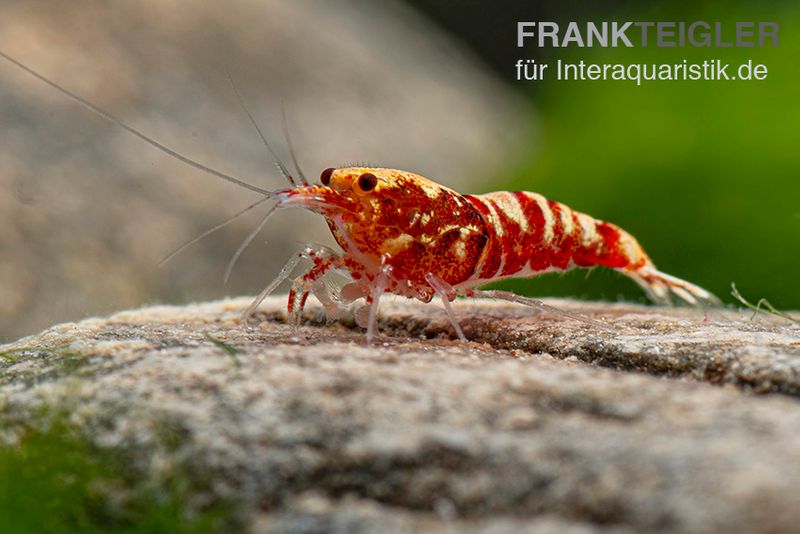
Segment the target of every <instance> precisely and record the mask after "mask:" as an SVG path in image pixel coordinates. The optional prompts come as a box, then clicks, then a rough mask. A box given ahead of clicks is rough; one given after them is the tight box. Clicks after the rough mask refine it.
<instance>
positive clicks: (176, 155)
mask: <svg viewBox="0 0 800 534" xmlns="http://www.w3.org/2000/svg"><path fill="white" fill-rule="evenodd" d="M0 57H2V58H3V59H5V60H6V61H8V62H9V63H12V64H13V65H16V66H17V67H19V68H20V69H22V70H24V71H25V72H27V73H28V74H30V75H31V76H33V77H34V78H37V79H39V80H41V81H42V82H44V83H46V84H47V85H49V86H50V87H52V88H53V89H55V90H56V91H58V92H59V93H61V94H63V95H64V96H66V97H68V98H70V99H72V100H73V101H75V102H77V103H78V104H80V105H82V106H83V107H85V108H87V109H88V110H90V111H92V112H93V113H95V114H97V115H100V116H101V117H103V118H104V119H106V120H107V121H110V122H112V123H114V124H116V125H117V126H119V127H120V128H122V129H124V130H126V131H127V132H129V133H131V134H133V135H135V136H136V137H138V138H139V139H141V140H142V141H144V142H145V143H147V144H149V145H151V146H153V147H155V148H157V149H158V150H160V151H161V152H164V153H165V154H167V155H170V156H172V157H173V158H175V159H177V160H178V161H181V162H183V163H185V164H186V165H189V166H191V167H194V168H195V169H199V170H201V171H203V172H205V173H208V174H210V175H212V176H216V177H217V178H222V179H223V180H226V181H228V182H231V183H233V184H236V185H238V186H239V187H243V188H245V189H249V190H250V191H255V192H256V193H261V194H262V195H266V196H272V195H273V192H272V191H268V190H266V189H262V188H261V187H258V186H255V185H252V184H249V183H247V182H244V181H242V180H239V179H238V178H234V177H233V176H230V175H228V174H225V173H224V172H220V171H218V170H216V169H212V168H211V167H209V166H207V165H203V164H202V163H198V162H197V161H194V160H193V159H190V158H188V157H186V156H184V155H183V154H180V153H178V152H176V151H175V150H173V149H171V148H169V147H168V146H166V145H163V144H161V143H159V142H158V141H156V140H155V139H153V138H151V137H148V136H147V135H145V134H143V133H142V132H140V131H139V130H137V129H136V128H134V127H132V126H128V125H127V124H126V123H124V122H122V121H121V120H120V119H118V118H116V117H115V116H114V115H112V114H111V113H109V112H108V111H106V110H104V109H102V108H99V107H97V106H96V105H94V104H92V103H91V102H89V101H88V100H85V99H83V98H81V97H79V96H78V95H76V94H75V93H73V92H72V91H69V90H68V89H65V88H64V87H62V86H60V85H58V84H57V83H55V82H54V81H51V80H49V79H48V78H46V77H45V76H44V75H42V74H39V73H38V72H36V71H35V70H33V69H32V68H30V67H28V66H26V65H24V64H22V63H20V62H19V61H17V60H16V59H14V58H13V57H11V56H9V55H8V54H6V53H5V52H2V51H0Z"/></svg>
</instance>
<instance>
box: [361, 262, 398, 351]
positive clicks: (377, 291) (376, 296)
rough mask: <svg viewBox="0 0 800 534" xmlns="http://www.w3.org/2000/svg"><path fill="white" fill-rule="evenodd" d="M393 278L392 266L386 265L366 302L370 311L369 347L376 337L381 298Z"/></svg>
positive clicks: (368, 327) (368, 321) (377, 277)
mask: <svg viewBox="0 0 800 534" xmlns="http://www.w3.org/2000/svg"><path fill="white" fill-rule="evenodd" d="M391 276H392V266H391V265H384V266H383V267H381V269H380V271H379V272H378V275H377V276H376V277H375V285H374V286H372V292H371V293H370V294H369V295H367V298H366V300H367V306H368V309H369V315H368V316H367V345H370V344H371V343H372V338H373V337H375V330H376V325H377V323H378V304H379V303H380V300H381V296H382V295H383V293H384V292H385V291H386V288H387V286H388V285H389V280H390V277H391Z"/></svg>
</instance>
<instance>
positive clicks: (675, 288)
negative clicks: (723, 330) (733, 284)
mask: <svg viewBox="0 0 800 534" xmlns="http://www.w3.org/2000/svg"><path fill="white" fill-rule="evenodd" d="M625 274H627V275H628V276H630V277H631V278H633V279H634V280H635V281H636V283H637V284H639V285H640V286H641V287H642V289H644V290H645V292H646V293H647V295H648V296H649V297H650V299H651V300H652V301H653V302H656V303H658V304H666V305H671V304H672V298H671V296H672V295H674V296H676V297H677V298H678V299H680V300H681V301H683V302H685V303H687V304H690V305H692V306H716V305H718V304H720V300H719V298H717V296H716V295H714V294H713V293H711V292H709V291H707V290H705V289H703V288H702V287H700V286H698V285H695V284H692V283H691V282H687V281H686V280H682V279H680V278H677V277H675V276H672V275H669V274H667V273H662V272H661V271H659V270H657V269H656V268H655V267H652V266H645V267H642V268H640V269H638V270H636V271H633V272H628V273H625Z"/></svg>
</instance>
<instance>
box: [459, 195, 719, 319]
mask: <svg viewBox="0 0 800 534" xmlns="http://www.w3.org/2000/svg"><path fill="white" fill-rule="evenodd" d="M466 198H467V199H468V200H469V201H470V202H471V203H472V204H473V205H474V206H475V207H476V208H477V209H478V211H479V212H480V213H481V215H482V216H483V218H484V220H485V227H486V229H487V233H488V239H487V242H486V246H485V247H484V251H483V255H482V256H481V258H480V260H479V261H478V265H477V267H476V269H475V271H474V273H473V275H472V277H471V279H470V281H471V282H475V283H481V282H489V281H493V280H498V279H502V278H519V277H529V276H535V275H537V274H542V273H545V272H551V271H566V270H569V269H572V268H575V267H595V266H603V267H609V268H612V269H616V270H618V271H620V272H622V273H623V274H625V275H627V276H630V277H631V278H633V279H634V280H635V281H636V282H637V283H638V284H639V285H641V286H642V287H643V288H644V289H645V291H646V292H647V293H648V295H649V296H650V297H651V298H652V299H653V300H655V301H665V300H668V296H669V293H670V292H672V293H674V294H675V295H677V296H678V297H679V298H681V299H682V300H685V301H687V302H689V303H692V304H696V303H697V302H698V301H700V300H714V297H713V295H711V294H710V293H708V292H707V291H705V290H704V289H702V288H700V287H698V286H695V285H694V284H690V283H689V282H686V281H684V280H680V279H679V278H675V277H672V276H669V275H666V274H665V273H661V272H660V271H658V270H656V268H655V265H654V264H653V262H652V261H651V260H650V258H649V257H648V256H647V254H646V253H645V252H644V250H643V249H642V247H641V246H640V245H639V243H638V242H637V241H636V239H635V238H634V237H633V236H632V235H631V234H629V233H628V232H626V231H625V230H623V229H622V228H620V227H618V226H616V225H614V224H611V223H609V222H605V221H601V220H598V219H595V218H593V217H591V216H589V215H586V214H585V213H580V212H578V211H574V210H572V209H571V208H569V207H568V206H566V205H564V204H561V203H560V202H555V201H552V200H548V199H546V198H545V197H543V196H542V195H539V194H537V193H529V192H524V191H520V192H513V193H512V192H508V191H498V192H493V193H487V194H485V195H477V196H467V197H466Z"/></svg>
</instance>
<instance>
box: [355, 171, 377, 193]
mask: <svg viewBox="0 0 800 534" xmlns="http://www.w3.org/2000/svg"><path fill="white" fill-rule="evenodd" d="M376 185H378V177H377V176H375V175H374V174H372V173H371V172H365V173H364V174H362V175H361V176H359V177H358V187H360V188H361V190H362V191H372V190H373V189H375V186H376Z"/></svg>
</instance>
